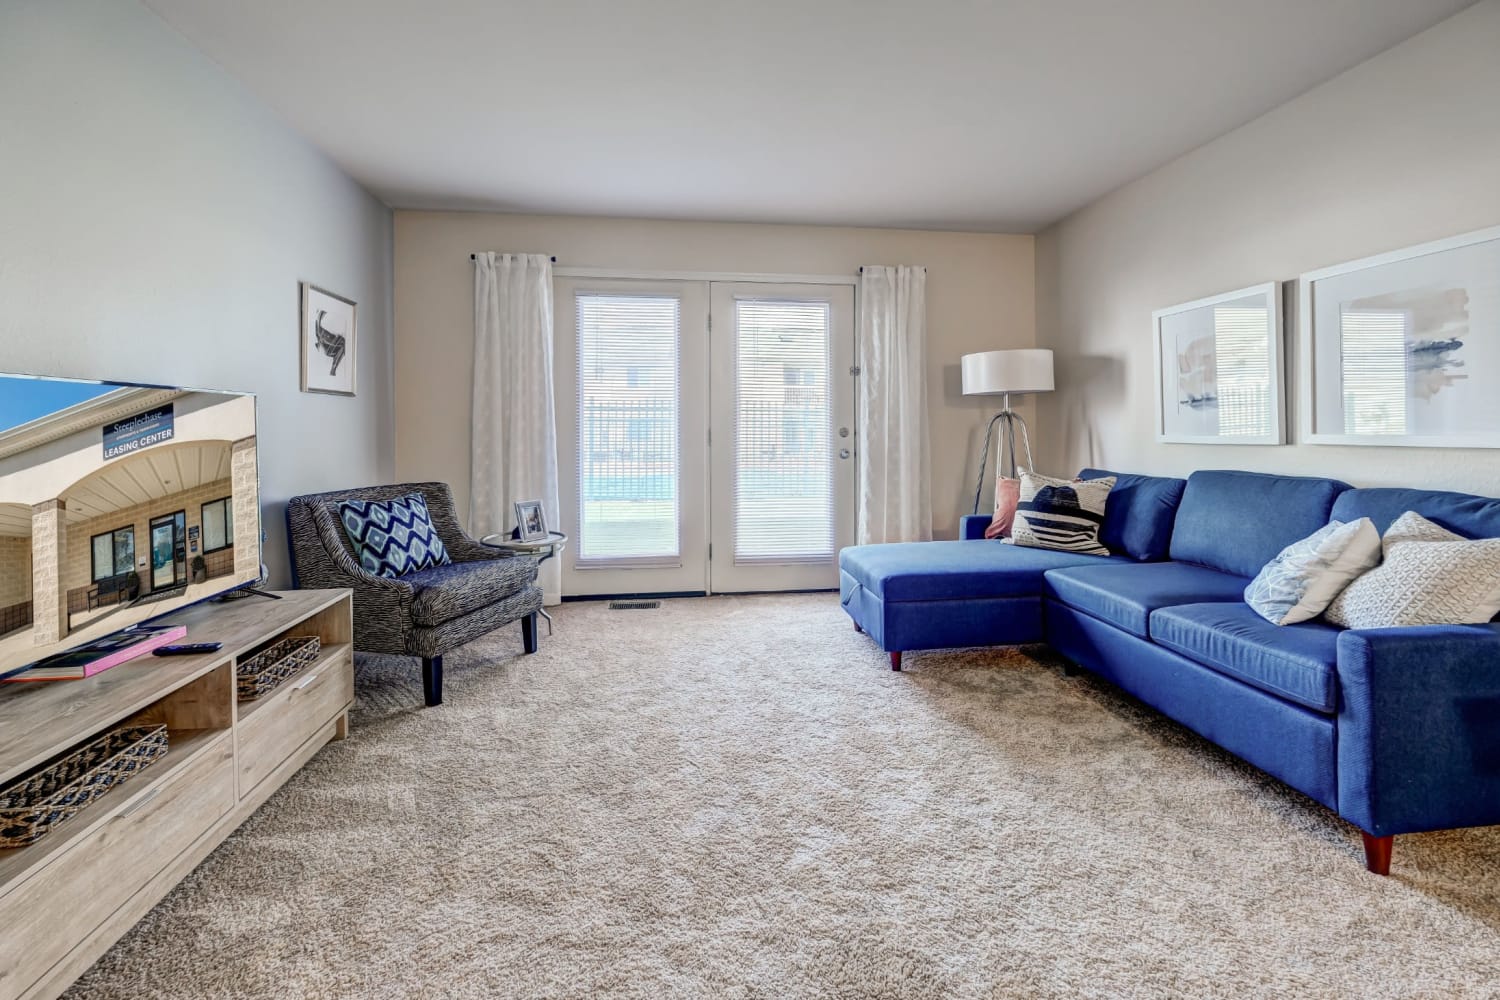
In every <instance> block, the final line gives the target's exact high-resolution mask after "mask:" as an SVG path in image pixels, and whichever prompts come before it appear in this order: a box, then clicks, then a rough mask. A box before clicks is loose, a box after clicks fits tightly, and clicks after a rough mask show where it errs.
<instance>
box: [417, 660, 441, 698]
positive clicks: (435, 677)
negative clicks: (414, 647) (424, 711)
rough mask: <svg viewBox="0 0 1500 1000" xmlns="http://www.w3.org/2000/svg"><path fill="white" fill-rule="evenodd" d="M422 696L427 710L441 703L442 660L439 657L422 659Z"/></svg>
mask: <svg viewBox="0 0 1500 1000" xmlns="http://www.w3.org/2000/svg"><path fill="white" fill-rule="evenodd" d="M422 695H423V697H425V698H426V700H427V706H428V707H429V708H431V707H432V706H433V705H441V704H442V703H443V658H442V657H441V656H424V657H422Z"/></svg>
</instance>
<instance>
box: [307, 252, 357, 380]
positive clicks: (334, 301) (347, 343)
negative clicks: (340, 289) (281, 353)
mask: <svg viewBox="0 0 1500 1000" xmlns="http://www.w3.org/2000/svg"><path fill="white" fill-rule="evenodd" d="M300 293H301V294H300V299H301V324H300V326H301V330H300V340H301V344H302V346H301V363H302V391H303V392H322V393H328V394H329V395H334V396H353V395H354V394H355V387H356V386H357V385H358V384H359V383H358V382H357V381H356V379H355V371H356V365H357V361H358V356H359V338H358V331H357V328H356V324H355V320H356V316H355V313H356V309H357V307H356V305H355V303H354V300H353V299H346V298H344V297H343V296H342V295H336V294H334V293H333V292H330V291H328V290H327V289H326V288H319V287H318V286H317V285H314V284H312V283H311V282H307V281H304V282H302V283H301V285H300Z"/></svg>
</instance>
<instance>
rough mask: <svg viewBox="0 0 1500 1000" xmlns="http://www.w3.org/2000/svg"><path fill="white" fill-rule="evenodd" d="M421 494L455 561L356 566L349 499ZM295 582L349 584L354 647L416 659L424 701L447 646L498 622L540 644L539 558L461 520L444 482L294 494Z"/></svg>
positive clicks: (433, 690)
mask: <svg viewBox="0 0 1500 1000" xmlns="http://www.w3.org/2000/svg"><path fill="white" fill-rule="evenodd" d="M412 493H420V494H422V496H423V498H424V499H425V500H426V501H427V510H428V512H429V514H430V515H431V517H432V524H433V527H434V528H435V529H436V531H437V534H438V537H439V538H441V539H442V542H443V547H444V548H445V549H447V550H448V557H449V558H450V559H452V563H450V564H449V565H445V566H435V567H433V568H431V569H424V570H418V571H416V572H414V573H408V574H406V575H405V576H398V577H384V576H376V575H375V574H373V573H370V572H368V571H367V570H365V569H364V567H362V566H361V565H360V562H359V556H358V555H357V554H356V552H355V549H354V544H353V543H352V542H351V541H350V540H349V535H348V533H347V532H345V530H344V525H343V523H342V522H341V521H340V518H339V504H341V503H342V502H343V501H345V500H398V499H400V498H401V497H404V496H409V495H410V494H412ZM286 522H287V537H288V539H289V540H290V545H291V549H292V579H293V586H296V587H305V588H308V589H321V588H328V587H348V588H349V589H351V590H353V591H354V648H355V649H356V650H359V651H360V652H365V653H393V654H396V655H398V656H417V657H421V660H422V689H423V694H424V695H425V696H426V700H427V704H428V705H439V704H442V701H443V654H444V653H446V652H448V651H449V650H450V649H455V648H457V647H459V646H462V645H464V644H465V643H467V642H469V641H471V640H473V639H477V638H479V637H480V636H482V635H484V634H486V633H488V632H492V631H494V630H495V629H497V628H500V627H501V626H502V625H509V624H510V623H512V622H515V621H519V622H520V623H521V641H522V643H523V645H524V647H525V650H526V652H528V653H534V652H536V647H537V629H536V617H537V611H538V610H539V609H540V608H541V606H542V590H541V588H540V587H538V586H537V584H536V557H534V556H529V555H519V554H516V553H513V552H509V551H506V550H503V549H493V548H490V547H489V546H487V545H481V544H480V543H479V542H477V541H475V540H474V539H472V538H470V537H469V536H468V535H467V534H465V533H464V530H463V528H462V527H460V526H459V523H458V512H457V510H456V509H455V507H454V504H453V491H452V490H450V489H449V488H448V485H447V484H446V483H404V484H399V485H395V486H365V487H361V488H359V489H350V490H339V491H336V492H332V493H313V494H309V495H307V496H300V497H293V498H292V499H291V500H290V501H289V502H288V503H287V507H286Z"/></svg>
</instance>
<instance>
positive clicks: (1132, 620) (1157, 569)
mask: <svg viewBox="0 0 1500 1000" xmlns="http://www.w3.org/2000/svg"><path fill="white" fill-rule="evenodd" d="M1249 582H1250V581H1249V580H1247V579H1245V578H1244V577H1242V576H1234V575H1233V574H1230V573H1221V572H1219V571H1218V570H1216V569H1209V568H1208V567H1206V566H1195V565H1193V564H1192V563H1180V562H1164V563H1137V562H1116V563H1114V564H1112V565H1102V566H1074V567H1068V568H1065V569H1054V570H1049V571H1048V572H1047V574H1046V593H1047V596H1048V597H1051V598H1052V599H1053V600H1057V601H1062V602H1063V603H1064V604H1067V605H1069V606H1070V607H1073V608H1076V609H1077V610H1079V611H1084V612H1087V613H1088V614H1091V615H1093V616H1094V617H1095V618H1098V619H1099V620H1101V621H1105V622H1108V623H1109V624H1111V625H1114V626H1115V627H1117V628H1122V629H1124V630H1125V631H1127V632H1130V633H1133V634H1135V635H1138V636H1140V637H1141V638H1143V639H1145V638H1148V637H1149V636H1150V631H1149V622H1148V619H1149V617H1150V615H1151V612H1153V611H1155V610H1156V609H1157V608H1165V607H1170V606H1172V605H1174V604H1197V603H1199V602H1202V601H1229V602H1234V603H1240V602H1241V601H1242V600H1243V599H1244V595H1245V584H1247V583H1249Z"/></svg>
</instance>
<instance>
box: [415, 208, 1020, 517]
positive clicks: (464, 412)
mask: <svg viewBox="0 0 1500 1000" xmlns="http://www.w3.org/2000/svg"><path fill="white" fill-rule="evenodd" d="M483 250H496V251H504V252H512V253H521V252H526V253H550V254H556V255H557V257H558V266H560V267H561V266H568V267H607V268H634V269H639V270H655V271H660V270H674V271H684V270H686V271H699V272H703V271H716V272H738V273H761V274H765V273H775V274H851V275H852V274H854V273H856V270H857V269H858V267H859V266H860V265H861V264H922V265H925V266H926V267H927V304H928V309H927V329H928V373H927V377H928V391H929V398H930V400H931V403H930V406H931V433H932V445H933V463H932V467H933V484H932V507H933V522H934V523H933V527H934V530H935V531H936V532H937V533H938V535H939V536H949V537H951V536H953V535H954V534H955V533H956V531H957V524H958V516H959V514H960V513H967V511H968V507H969V504H970V503H971V502H972V497H973V494H972V492H971V491H972V490H973V481H972V478H971V477H972V476H973V474H974V473H973V462H974V456H975V452H976V451H977V449H978V443H979V435H980V434H981V433H982V432H983V426H984V423H985V421H986V419H987V418H988V416H989V414H990V413H991V412H992V411H993V410H994V409H996V408H997V407H996V405H995V404H994V403H993V402H991V401H986V400H982V399H978V400H976V399H967V400H966V399H964V398H963V396H962V395H961V394H960V391H959V376H958V360H959V357H960V356H961V355H963V354H966V353H969V352H972V351H981V350H994V349H998V348H1003V347H1031V346H1034V345H1035V314H1034V305H1033V292H1034V279H1033V270H1034V269H1033V260H1032V238H1031V237H1030V236H998V235H976V234H969V233H931V232H914V231H904V230H882V229H839V228H828V227H815V226H765V225H739V224H716V223H683V222H645V221H635V220H624V219H586V218H563V217H539V216H512V215H489V214H479V213H443V212H404V211H403V212H397V213H396V249H395V271H396V279H395V282H396V284H395V288H396V292H395V298H396V305H395V315H396V476H397V478H398V479H400V480H426V479H439V480H445V481H447V482H449V483H451V484H452V485H453V487H454V492H455V494H456V495H457V497H458V501H459V510H460V512H466V511H467V509H468V497H469V441H470V434H469V426H470V413H469V407H470V401H471V390H470V386H471V379H472V374H471V371H472V367H471V366H472V359H473V343H474V317H473V296H474V291H473V288H474V280H473V264H472V263H471V262H470V261H469V254H470V253H473V252H475V251H483ZM1029 405H1030V404H1029V403H1027V404H1022V407H1021V408H1022V409H1023V410H1025V411H1026V412H1029V409H1027V408H1028V407H1029ZM561 447H563V448H564V449H566V447H567V445H566V442H563V443H562V444H561ZM560 460H561V461H564V462H567V461H570V457H569V455H568V454H567V453H566V452H564V453H563V454H562V455H560Z"/></svg>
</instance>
